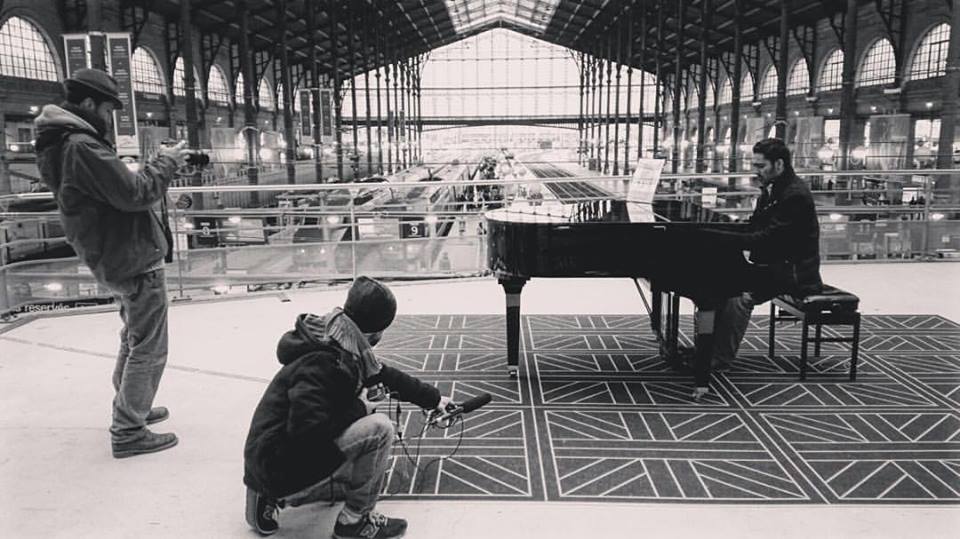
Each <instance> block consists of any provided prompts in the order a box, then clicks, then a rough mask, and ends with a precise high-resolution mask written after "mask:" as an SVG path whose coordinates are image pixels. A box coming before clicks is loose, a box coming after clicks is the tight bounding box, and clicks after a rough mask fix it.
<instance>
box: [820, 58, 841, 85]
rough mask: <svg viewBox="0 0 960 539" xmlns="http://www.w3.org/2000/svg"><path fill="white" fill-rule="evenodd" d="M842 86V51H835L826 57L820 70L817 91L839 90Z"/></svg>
mask: <svg viewBox="0 0 960 539" xmlns="http://www.w3.org/2000/svg"><path fill="white" fill-rule="evenodd" d="M842 86H843V49H837V50H835V51H833V52H832V53H830V55H829V56H827V61H826V62H824V63H823V68H821V69H820V77H819V78H818V80H817V91H820V92H827V91H830V90H839V89H840V88H841V87H842Z"/></svg>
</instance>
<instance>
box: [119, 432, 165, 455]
mask: <svg viewBox="0 0 960 539" xmlns="http://www.w3.org/2000/svg"><path fill="white" fill-rule="evenodd" d="M144 430H146V429H144ZM177 441H178V440H177V435H176V434H174V433H172V432H167V433H164V434H157V433H155V432H150V431H149V430H146V434H144V435H143V437H142V438H140V439H139V440H134V441H132V442H123V443H117V442H113V457H114V458H118V459H122V458H126V457H133V456H135V455H143V454H146V453H155V452H157V451H163V450H164V449H170V448H171V447H173V446H175V445H177Z"/></svg>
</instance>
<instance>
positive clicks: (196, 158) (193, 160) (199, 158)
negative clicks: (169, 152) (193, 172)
mask: <svg viewBox="0 0 960 539" xmlns="http://www.w3.org/2000/svg"><path fill="white" fill-rule="evenodd" d="M185 159H186V161H187V164H188V165H191V166H195V167H205V166H207V165H209V164H210V156H209V155H207V154H205V153H203V152H202V151H200V150H190V151H189V152H187V156H186V158H185Z"/></svg>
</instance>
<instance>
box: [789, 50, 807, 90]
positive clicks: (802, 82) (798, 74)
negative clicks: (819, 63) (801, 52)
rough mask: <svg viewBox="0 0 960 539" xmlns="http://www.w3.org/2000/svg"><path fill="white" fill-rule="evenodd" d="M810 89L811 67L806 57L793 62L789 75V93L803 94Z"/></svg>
mask: <svg viewBox="0 0 960 539" xmlns="http://www.w3.org/2000/svg"><path fill="white" fill-rule="evenodd" d="M809 91H810V69H809V68H808V67H807V61H806V59H804V58H800V59H798V60H797V61H796V62H794V63H793V69H791V70H790V74H789V75H788V76H787V95H803V94H805V93H808V92H809Z"/></svg>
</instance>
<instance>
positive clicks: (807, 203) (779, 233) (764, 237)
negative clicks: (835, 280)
mask: <svg viewBox="0 0 960 539" xmlns="http://www.w3.org/2000/svg"><path fill="white" fill-rule="evenodd" d="M722 235H723V236H725V239H726V240H728V241H730V242H732V243H733V244H734V245H735V246H737V247H739V248H741V249H744V250H748V251H750V261H751V262H753V263H754V264H755V270H756V271H755V274H754V275H753V276H752V279H753V282H751V283H750V288H751V289H752V291H753V293H754V296H755V298H756V299H757V300H758V301H766V300H767V299H770V298H771V297H773V296H775V295H778V294H782V293H788V294H793V295H798V296H805V295H809V294H815V293H819V292H820V290H821V288H822V287H823V281H822V280H821V278H820V224H819V222H818V221H817V211H816V207H815V205H814V203H813V195H811V193H810V188H809V187H808V186H807V184H806V183H804V182H803V180H801V179H800V178H798V177H797V175H796V174H794V173H793V172H792V171H791V172H787V173H784V174H783V175H782V176H780V177H779V178H777V179H776V180H774V182H773V184H772V185H771V186H770V187H768V189H767V190H764V191H763V193H762V194H761V195H760V199H759V200H758V201H757V207H756V208H755V209H754V211H753V215H752V216H751V217H750V223H749V227H748V230H747V231H746V232H739V231H738V232H728V233H722Z"/></svg>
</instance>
